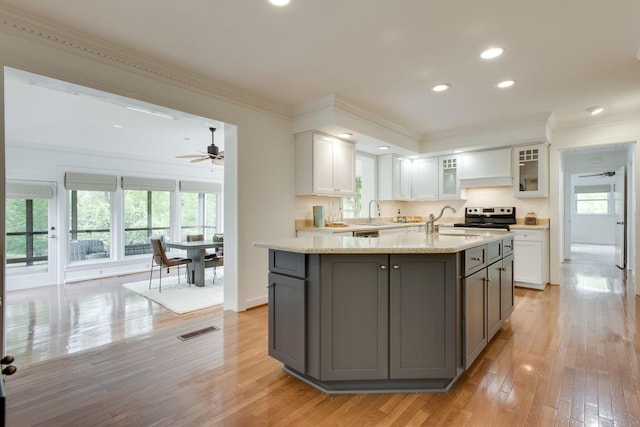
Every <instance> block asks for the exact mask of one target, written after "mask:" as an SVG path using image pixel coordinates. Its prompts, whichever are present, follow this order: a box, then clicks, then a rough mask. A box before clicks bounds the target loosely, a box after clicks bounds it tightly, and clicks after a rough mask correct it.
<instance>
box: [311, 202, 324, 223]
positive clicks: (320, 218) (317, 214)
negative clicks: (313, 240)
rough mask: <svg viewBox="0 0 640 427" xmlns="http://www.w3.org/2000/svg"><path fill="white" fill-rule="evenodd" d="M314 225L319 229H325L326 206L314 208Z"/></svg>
mask: <svg viewBox="0 0 640 427" xmlns="http://www.w3.org/2000/svg"><path fill="white" fill-rule="evenodd" d="M313 225H314V226H315V227H318V228H323V227H324V206H322V205H317V206H314V207H313Z"/></svg>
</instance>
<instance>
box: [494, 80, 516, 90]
mask: <svg viewBox="0 0 640 427" xmlns="http://www.w3.org/2000/svg"><path fill="white" fill-rule="evenodd" d="M514 83H515V81H513V80H505V81H502V82H500V83H498V84H497V85H496V87H499V88H500V89H505V88H508V87H511V86H513V85H514Z"/></svg>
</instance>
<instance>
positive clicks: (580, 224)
mask: <svg viewBox="0 0 640 427" xmlns="http://www.w3.org/2000/svg"><path fill="white" fill-rule="evenodd" d="M633 149H634V146H633V144H613V145H609V146H601V147H590V148H581V149H572V150H566V151H563V152H561V157H560V159H561V172H562V176H563V182H564V184H563V203H562V204H561V206H563V210H564V214H563V215H562V216H563V226H564V232H563V240H564V244H563V246H562V249H563V257H562V259H563V260H564V261H573V262H581V261H586V262H596V263H604V264H609V265H617V266H618V267H619V268H621V269H625V268H628V267H629V259H630V257H631V256H634V255H632V254H630V251H629V249H630V248H629V244H628V242H629V241H631V240H630V233H631V230H632V226H633V224H629V223H628V221H627V218H632V217H631V216H629V215H628V211H629V208H630V206H632V204H631V203H630V201H629V200H628V197H629V196H628V194H630V193H629V191H627V190H628V188H629V187H630V186H631V185H633V183H632V182H631V179H630V177H629V176H628V173H627V170H629V168H631V167H633V156H634V152H633Z"/></svg>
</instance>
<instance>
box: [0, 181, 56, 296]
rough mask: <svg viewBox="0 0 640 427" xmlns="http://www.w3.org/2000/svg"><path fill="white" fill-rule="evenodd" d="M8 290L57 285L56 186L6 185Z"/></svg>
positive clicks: (52, 184)
mask: <svg viewBox="0 0 640 427" xmlns="http://www.w3.org/2000/svg"><path fill="white" fill-rule="evenodd" d="M6 197H7V200H6V202H5V203H6V280H7V282H6V290H7V291H15V290H20V289H28V288H32V287H39V286H47V285H53V284H56V283H57V281H58V252H59V251H58V248H57V244H58V232H57V204H56V183H55V182H42V181H13V180H8V181H7V182H6Z"/></svg>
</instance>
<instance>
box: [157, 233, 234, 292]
mask: <svg viewBox="0 0 640 427" xmlns="http://www.w3.org/2000/svg"><path fill="white" fill-rule="evenodd" d="M164 246H165V247H167V248H174V249H182V250H186V251H187V258H191V260H192V261H193V262H192V263H191V264H188V265H187V271H188V274H187V276H188V281H189V283H193V284H194V285H196V286H204V267H205V259H204V257H205V255H206V250H207V249H209V248H221V247H223V246H224V242H214V241H211V240H209V241H207V240H195V241H188V242H164Z"/></svg>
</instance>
